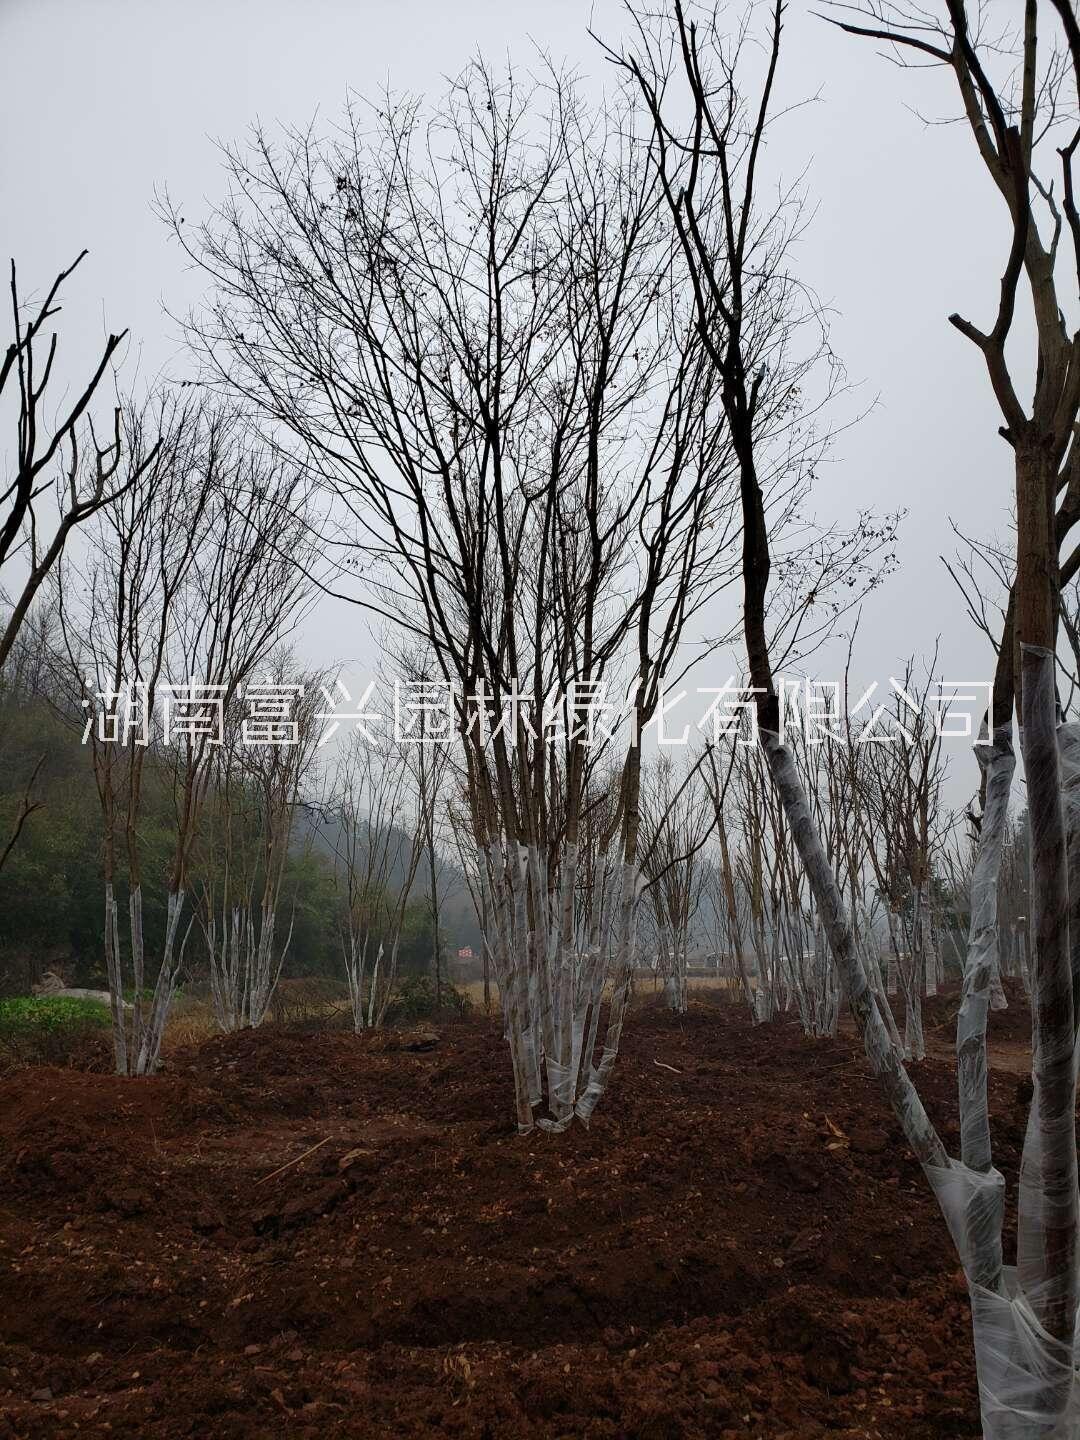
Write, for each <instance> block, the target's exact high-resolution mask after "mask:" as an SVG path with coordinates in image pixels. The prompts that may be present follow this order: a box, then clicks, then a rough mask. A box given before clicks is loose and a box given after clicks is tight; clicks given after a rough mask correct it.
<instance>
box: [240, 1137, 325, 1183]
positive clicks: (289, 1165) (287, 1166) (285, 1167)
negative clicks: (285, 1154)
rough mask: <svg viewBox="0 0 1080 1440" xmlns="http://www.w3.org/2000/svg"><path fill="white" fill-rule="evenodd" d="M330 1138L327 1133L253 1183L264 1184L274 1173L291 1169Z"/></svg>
mask: <svg viewBox="0 0 1080 1440" xmlns="http://www.w3.org/2000/svg"><path fill="white" fill-rule="evenodd" d="M330 1138H331V1137H330V1136H329V1135H327V1137H326V1139H325V1140H320V1141H319V1143H318V1144H317V1145H312V1147H311V1149H310V1150H305V1151H304V1153H303V1154H302V1155H297V1157H296V1159H295V1160H287V1161H286V1162H285V1164H284V1165H279V1166H278V1168H277V1169H276V1170H271V1171H270V1174H269V1175H264V1176H263V1177H262V1179H261V1180H256V1181H255V1184H256V1185H265V1184H266V1182H267V1180H273V1178H274V1176H275V1175H281V1174H283V1173H284V1172H285V1171H286V1170H291V1169H292V1167H293V1166H294V1165H299V1164H300V1161H301V1160H306V1159H307V1157H308V1156H309V1155H314V1154H315V1151H316V1150H321V1149H322V1147H323V1146H324V1145H325V1144H326V1143H327V1141H329V1140H330Z"/></svg>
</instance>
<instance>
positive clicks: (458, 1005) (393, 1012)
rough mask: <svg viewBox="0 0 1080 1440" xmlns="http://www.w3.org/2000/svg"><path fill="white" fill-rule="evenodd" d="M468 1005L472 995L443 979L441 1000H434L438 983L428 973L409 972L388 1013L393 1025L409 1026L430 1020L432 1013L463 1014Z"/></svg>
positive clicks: (398, 988) (401, 983)
mask: <svg viewBox="0 0 1080 1440" xmlns="http://www.w3.org/2000/svg"><path fill="white" fill-rule="evenodd" d="M468 1008H469V997H468V996H467V995H465V994H463V993H462V991H460V990H455V989H454V987H453V985H451V984H450V983H449V982H448V981H446V980H444V981H443V983H442V985H441V986H440V996H439V1001H438V1003H437V1002H436V999H435V983H434V981H433V980H432V979H431V977H430V976H429V975H407V976H406V977H405V978H404V979H403V980H401V981H400V982H399V984H398V987H397V992H396V993H395V995H394V998H393V1000H391V1002H390V1005H389V1008H388V1009H387V1012H386V1019H387V1022H388V1023H389V1024H391V1025H409V1024H411V1023H412V1022H413V1021H415V1020H424V1019H427V1017H428V1016H430V1015H437V1014H446V1013H450V1014H454V1015H464V1014H465V1011H466V1010H467V1009H468Z"/></svg>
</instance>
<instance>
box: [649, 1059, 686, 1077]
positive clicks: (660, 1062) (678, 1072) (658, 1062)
mask: <svg viewBox="0 0 1080 1440" xmlns="http://www.w3.org/2000/svg"><path fill="white" fill-rule="evenodd" d="M652 1063H653V1064H654V1065H659V1066H660V1069H661V1070H670V1071H671V1073H672V1074H673V1075H681V1074H682V1073H683V1072H682V1071H681V1070H676V1069H675V1066H674V1065H665V1064H664V1062H663V1060H654V1061H653V1062H652Z"/></svg>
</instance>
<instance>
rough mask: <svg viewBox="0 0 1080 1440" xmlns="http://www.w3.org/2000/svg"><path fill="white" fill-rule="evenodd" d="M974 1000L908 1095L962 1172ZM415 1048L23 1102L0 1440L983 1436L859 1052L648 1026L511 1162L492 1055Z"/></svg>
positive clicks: (1002, 1078)
mask: <svg viewBox="0 0 1080 1440" xmlns="http://www.w3.org/2000/svg"><path fill="white" fill-rule="evenodd" d="M954 1004H955V1000H949V999H944V998H943V999H940V1000H938V1001H937V1002H935V1004H934V1006H933V1007H932V1011H931V1014H930V1016H929V1017H928V1026H929V1027H930V1029H929V1035H930V1040H931V1046H932V1048H935V1049H938V1050H939V1051H940V1054H941V1056H942V1057H943V1058H935V1059H932V1060H928V1061H926V1062H925V1063H924V1064H922V1065H920V1066H918V1067H916V1070H917V1077H918V1082H919V1085H920V1088H921V1089H922V1090H923V1092H924V1094H925V1095H926V1097H927V1099H928V1103H929V1107H930V1109H931V1111H932V1113H933V1114H934V1116H935V1118H936V1119H937V1120H938V1121H939V1123H941V1124H942V1126H943V1128H944V1130H945V1133H946V1137H947V1141H948V1143H949V1144H950V1145H952V1146H955V1143H956V1133H957V1132H956V1126H955V1123H954V1122H955V1097H954V1090H955V1080H954V1076H953V1073H952V1070H951V1067H950V1064H949V1061H948V1059H947V1058H944V1057H946V1056H947V1048H946V1046H947V1043H948V1034H949V1031H948V1027H949V1019H948V1016H949V1011H950V1010H951V1008H952V1007H953V1005H954ZM1019 1012H1020V1007H1019V1006H1018V1005H1017V1004H1016V1003H1015V997H1014V1005H1013V1008H1012V1009H1011V1010H1010V1011H1009V1012H1007V1013H1006V1014H1004V1015H1002V1016H995V1017H994V1030H995V1034H996V1036H997V1045H998V1048H999V1049H1000V1050H1002V1052H1003V1058H1005V1059H1006V1060H1008V1059H1009V1057H1010V1056H1012V1058H1013V1060H1014V1061H1015V1057H1016V1055H1017V1053H1018V1051H1019V1049H1020V1047H1021V1045H1022V1037H1023V1035H1024V1032H1025V1027H1026V1023H1027V1021H1026V1015H1025V1014H1022V1013H1019ZM935 1024H936V1025H938V1026H939V1027H940V1029H934V1028H933V1026H934V1025H935ZM406 1038H407V1037H406ZM404 1043H405V1040H404V1039H403V1038H402V1037H394V1036H379V1037H375V1038H373V1039H372V1038H363V1039H357V1038H355V1037H353V1036H351V1035H346V1034H342V1033H322V1034H300V1033H295V1032H290V1031H288V1030H283V1029H275V1028H272V1027H267V1028H264V1029H263V1030H261V1031H259V1032H256V1033H247V1034H243V1035H239V1036H235V1037H229V1038H224V1039H217V1040H213V1041H210V1042H207V1043H204V1044H203V1045H201V1046H200V1047H198V1048H197V1049H193V1050H189V1051H187V1052H181V1053H179V1054H175V1055H174V1056H173V1057H172V1058H171V1060H170V1062H169V1065H168V1068H167V1072H166V1073H164V1074H162V1075H161V1076H159V1077H156V1078H154V1079H152V1080H144V1081H125V1080H117V1079H114V1078H112V1077H110V1076H105V1075H86V1074H76V1073H73V1072H68V1071H61V1070H51V1069H49V1070H46V1069H39V1070H34V1071H25V1072H23V1073H21V1074H18V1075H14V1076H10V1077H8V1078H7V1079H6V1080H4V1081H3V1083H2V1085H0V1295H2V1297H3V1300H2V1304H0V1436H3V1437H5V1440H6V1437H23V1436H26V1437H31V1436H33V1437H38V1436H41V1437H45V1436H48V1437H60V1436H76V1435H78V1436H88V1435H90V1436H104V1435H109V1436H114V1437H116V1436H131V1437H136V1436H137V1437H146V1436H154V1437H178V1436H198V1437H215V1440H217V1437H231V1436H246V1437H255V1436H259V1437H266V1436H288V1437H312V1440H314V1437H324V1436H328V1435H333V1436H337V1435H343V1436H378V1435H386V1436H410V1437H411V1436H439V1435H448V1436H461V1437H478V1440H479V1437H486V1440H517V1437H541V1436H543V1437H579V1436H587V1437H595V1440H600V1437H605V1440H681V1437H686V1440H691V1437H726V1436H743V1435H747V1434H751V1435H761V1436H772V1437H777V1440H779V1437H781V1436H787V1437H790V1440H807V1437H814V1436H818V1435H824V1434H829V1435H841V1436H880V1437H888V1440H900V1437H903V1440H919V1437H926V1436H975V1435H977V1433H978V1429H977V1424H976V1402H975V1386H974V1375H973V1365H972V1360H971V1346H970V1339H969V1329H968V1312H967V1301H966V1296H965V1292H964V1288H963V1285H962V1282H961V1278H960V1276H959V1272H958V1269H957V1267H956V1265H955V1263H954V1261H953V1258H952V1256H951V1253H950V1251H949V1248H948V1241H947V1239H946V1235H945V1229H944V1224H943V1222H942V1221H941V1220H940V1218H939V1217H938V1214H937V1212H936V1211H935V1209H934V1207H933V1204H932V1202H931V1200H930V1197H929V1194H928V1192H927V1189H926V1186H925V1184H924V1182H923V1180H922V1178H921V1176H920V1174H919V1171H918V1168H917V1167H916V1165H915V1163H914V1161H913V1160H912V1158H911V1156H910V1155H909V1154H908V1153H907V1152H906V1150H905V1149H904V1148H903V1147H902V1146H900V1145H899V1144H898V1143H897V1137H898V1131H897V1127H896V1126H895V1124H894V1123H893V1121H892V1119H891V1117H890V1116H889V1115H888V1113H887V1111H886V1110H885V1108H884V1107H883V1105H882V1103H881V1102H880V1100H879V1098H878V1095H877V1092H876V1090H875V1088H874V1086H873V1084H872V1082H871V1080H870V1078H869V1076H868V1074H867V1072H866V1068H865V1065H864V1063H863V1061H862V1059H861V1057H860V1056H859V1055H858V1054H857V1053H856V1051H857V1047H856V1045H855V1043H854V1042H853V1041H852V1040H851V1039H850V1038H845V1037H841V1038H840V1039H838V1040H836V1041H830V1042H821V1041H818V1042H811V1041H807V1040H805V1039H803V1037H802V1035H801V1033H800V1031H799V1030H798V1028H797V1027H796V1026H795V1025H793V1024H788V1023H780V1024H776V1025H772V1026H769V1027H764V1028H761V1029H757V1030H755V1029H753V1028H751V1026H750V1025H749V1023H748V1022H747V1020H746V1019H745V1018H744V1015H743V1013H742V1011H741V1010H740V1009H738V1008H735V1007H731V1006H727V1005H720V1004H716V1003H709V1002H708V1001H707V1000H705V999H703V998H696V999H695V1000H694V1002H693V1006H692V1009H691V1013H690V1014H689V1015H688V1016H687V1017H685V1018H684V1019H683V1020H681V1021H680V1020H676V1019H673V1018H671V1017H669V1016H667V1015H665V1014H664V1013H663V1012H661V1011H660V1010H659V1009H657V1008H656V1007H655V1006H652V1007H650V1006H646V1007H645V1008H643V1009H642V1010H641V1011H639V1012H638V1013H637V1014H635V1016H634V1017H633V1021H632V1023H631V1024H628V1026H627V1029H626V1031H625V1034H624V1043H623V1053H622V1055H621V1057H620V1060H619V1064H618V1068H617V1071H616V1080H615V1081H614V1083H613V1086H612V1089H611V1091H610V1092H609V1094H608V1096H607V1097H606V1098H605V1100H604V1102H603V1105H602V1107H601V1109H600V1110H598V1112H597V1115H596V1117H595V1120H594V1122H593V1125H592V1128H591V1129H590V1130H589V1131H585V1130H583V1129H580V1128H578V1129H575V1130H574V1131H573V1132H572V1133H569V1134H566V1135H563V1136H560V1137H550V1136H545V1135H542V1134H538V1135H536V1136H535V1137H532V1138H529V1139H524V1140H523V1139H519V1138H518V1137H517V1136H516V1135H514V1134H513V1133H511V1124H510V1119H511V1113H512V1106H511V1080H510V1071H509V1065H508V1063H507V1057H506V1053H505V1048H504V1046H503V1044H502V1042H501V1040H500V1039H499V1036H498V1034H497V1033H496V1030H495V1028H494V1027H493V1026H491V1025H488V1024H487V1023H485V1022H484V1021H482V1020H473V1021H468V1020H467V1021H463V1022H460V1023H457V1024H453V1025H449V1026H443V1027H441V1028H440V1030H439V1040H438V1043H437V1044H436V1045H435V1046H434V1047H433V1048H431V1049H428V1050H424V1051H419V1052H413V1051H410V1050H408V1049H405V1048H401V1047H402V1045H403V1044H404ZM1019 1068H1020V1067H1019V1066H1018V1065H1016V1064H1015V1063H1014V1064H1013V1066H1012V1070H1011V1072H1010V1071H1005V1072H1003V1073H999V1075H998V1076H997V1078H996V1079H995V1080H994V1083H993V1090H992V1103H993V1109H994V1113H995V1122H996V1128H995V1137H996V1142H997V1151H996V1155H995V1159H996V1161H997V1163H998V1164H999V1166H1001V1168H1003V1169H1004V1170H1005V1172H1006V1175H1007V1177H1010V1178H1011V1177H1012V1176H1014V1175H1015V1169H1016V1163H1017V1159H1018V1151H1019V1145H1020V1142H1021V1138H1022V1129H1023V1122H1024V1116H1025V1106H1024V1103H1023V1102H1024V1100H1025V1094H1024V1090H1025V1082H1024V1080H1023V1078H1022V1076H1018V1074H1017V1073H1016V1071H1017V1070H1018V1069H1019ZM314 1146H318V1147H319V1148H318V1149H316V1150H315V1151H314V1153H313V1154H311V1155H310V1156H309V1157H308V1158H307V1159H305V1160H304V1161H303V1162H302V1163H300V1164H293V1165H291V1166H290V1167H289V1168H287V1169H284V1170H282V1171H281V1173H280V1174H274V1173H273V1172H275V1171H277V1170H278V1169H279V1167H282V1166H284V1165H286V1164H287V1162H289V1161H292V1160H295V1159H296V1157H298V1156H300V1155H302V1154H303V1153H304V1152H305V1151H306V1150H308V1149H310V1148H311V1147H314Z"/></svg>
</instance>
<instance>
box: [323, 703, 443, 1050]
mask: <svg viewBox="0 0 1080 1440" xmlns="http://www.w3.org/2000/svg"><path fill="white" fill-rule="evenodd" d="M410 759H411V756H410V750H409V748H408V747H407V746H405V745H402V744H383V745H377V744H375V743H374V742H373V741H372V740H370V739H369V738H368V737H367V736H366V735H365V734H364V733H363V732H362V731H360V730H357V731H356V732H354V733H353V735H352V736H350V738H349V740H348V742H347V744H346V746H345V748H344V751H343V753H342V755H341V758H340V760H339V765H338V772H337V778H336V780H335V782H334V786H333V790H334V801H333V805H332V808H331V812H330V817H329V818H330V820H331V822H332V824H333V848H334V855H335V867H334V873H335V877H336V880H337V883H338V887H339V893H340V895H341V905H340V911H339V929H340V935H341V948H342V955H343V957H344V961H345V974H346V978H347V980H348V983H349V1000H350V1004H351V1007H352V1015H353V1029H354V1030H355V1031H356V1033H357V1034H359V1033H360V1032H361V1031H362V1030H366V1029H370V1028H372V1027H373V1026H377V1025H381V1024H382V1022H383V1018H384V1017H385V1015H386V1011H387V1009H388V1007H389V1005H390V1001H391V1000H392V998H393V994H394V985H395V981H396V979H397V962H398V949H399V946H400V944H401V930H402V926H403V924H404V921H405V911H406V906H407V905H408V903H409V896H410V894H411V892H412V888H413V884H414V882H415V879H416V872H417V870H418V868H419V866H420V862H421V860H422V858H423V856H424V852H425V847H426V844H427V838H428V834H429V830H430V825H431V817H430V815H429V813H428V808H429V807H433V806H434V800H435V791H434V789H432V788H429V787H427V786H423V787H420V786H416V787H415V788H414V784H413V782H414V781H415V779H416V773H415V771H414V770H413V769H412V768H411V765H410Z"/></svg>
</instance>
